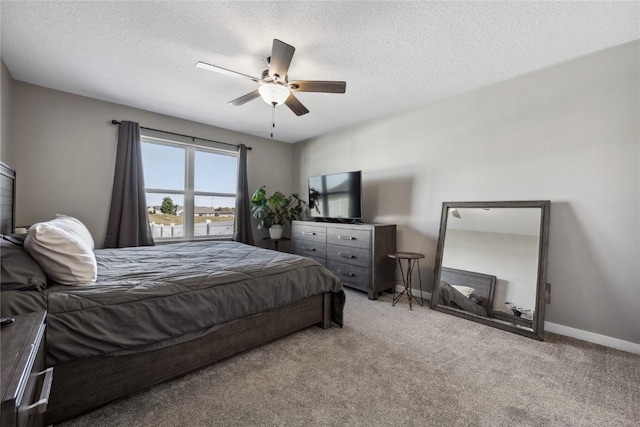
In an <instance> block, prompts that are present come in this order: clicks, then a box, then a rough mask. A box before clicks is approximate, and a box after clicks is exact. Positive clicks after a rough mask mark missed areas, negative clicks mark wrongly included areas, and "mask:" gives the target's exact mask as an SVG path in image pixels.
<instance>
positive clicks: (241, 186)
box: [233, 144, 254, 245]
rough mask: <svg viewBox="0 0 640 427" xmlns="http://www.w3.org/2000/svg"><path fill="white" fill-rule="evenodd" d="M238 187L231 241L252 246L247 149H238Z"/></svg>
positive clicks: (240, 147)
mask: <svg viewBox="0 0 640 427" xmlns="http://www.w3.org/2000/svg"><path fill="white" fill-rule="evenodd" d="M238 152H239V156H238V187H237V188H236V218H235V223H234V226H233V227H234V229H233V240H234V241H236V242H241V243H246V244H248V245H253V244H254V243H253V232H252V230H251V196H250V195H249V184H248V182H247V147H246V146H245V145H244V144H240V146H239V147H238Z"/></svg>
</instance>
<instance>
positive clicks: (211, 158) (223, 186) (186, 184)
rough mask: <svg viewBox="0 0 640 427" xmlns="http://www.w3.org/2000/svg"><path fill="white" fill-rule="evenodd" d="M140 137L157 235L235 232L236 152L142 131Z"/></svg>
mask: <svg viewBox="0 0 640 427" xmlns="http://www.w3.org/2000/svg"><path fill="white" fill-rule="evenodd" d="M141 141H142V163H143V166H144V182H145V191H146V196H147V211H148V212H149V223H150V224H151V231H152V233H153V238H154V239H156V240H171V239H187V240H190V239H194V238H196V239H197V238H206V237H209V238H230V237H232V236H233V223H234V220H235V205H236V180H237V175H238V157H237V153H236V152H229V151H225V150H217V149H213V148H209V147H204V146H198V145H192V144H183V143H178V142H172V141H165V140H159V139H155V138H149V137H144V136H143V137H142V138H141Z"/></svg>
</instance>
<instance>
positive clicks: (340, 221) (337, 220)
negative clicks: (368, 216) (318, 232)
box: [313, 218, 364, 224]
mask: <svg viewBox="0 0 640 427" xmlns="http://www.w3.org/2000/svg"><path fill="white" fill-rule="evenodd" d="M313 222H325V223H330V224H364V221H362V220H361V219H347V218H313Z"/></svg>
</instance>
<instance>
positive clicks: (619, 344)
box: [396, 286, 640, 354]
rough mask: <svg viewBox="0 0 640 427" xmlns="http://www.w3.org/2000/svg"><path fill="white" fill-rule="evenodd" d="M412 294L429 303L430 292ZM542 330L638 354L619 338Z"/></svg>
mask: <svg viewBox="0 0 640 427" xmlns="http://www.w3.org/2000/svg"><path fill="white" fill-rule="evenodd" d="M403 290H404V286H396V292H402V291H403ZM413 294H414V295H415V296H418V297H419V296H420V294H422V297H423V298H424V300H425V302H426V301H427V300H428V301H431V292H421V291H420V290H418V289H413ZM425 305H426V304H425ZM544 330H545V331H546V332H552V333H554V334H558V335H564V336H567V337H571V338H576V339H579V340H582V341H587V342H590V343H593V344H599V345H603V346H605V347H611V348H615V349H616V350H622V351H626V352H629V353H635V354H640V344H636V343H634V342H631V341H625V340H621V339H619V338H613V337H608V336H606V335H600V334H596V333H594V332H589V331H584V330H582V329H576V328H571V327H569V326H564V325H559V324H557V323H551V322H544Z"/></svg>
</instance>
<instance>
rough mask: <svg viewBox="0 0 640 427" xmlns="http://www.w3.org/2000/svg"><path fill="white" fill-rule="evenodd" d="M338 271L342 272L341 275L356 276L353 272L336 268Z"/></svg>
mask: <svg viewBox="0 0 640 427" xmlns="http://www.w3.org/2000/svg"><path fill="white" fill-rule="evenodd" d="M338 273H340V274H342V275H343V276H349V277H356V275H355V273H349V272H345V271H342V270H338Z"/></svg>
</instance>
